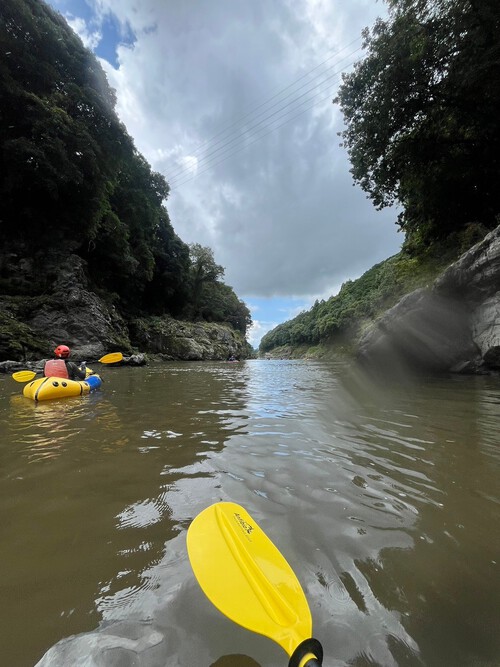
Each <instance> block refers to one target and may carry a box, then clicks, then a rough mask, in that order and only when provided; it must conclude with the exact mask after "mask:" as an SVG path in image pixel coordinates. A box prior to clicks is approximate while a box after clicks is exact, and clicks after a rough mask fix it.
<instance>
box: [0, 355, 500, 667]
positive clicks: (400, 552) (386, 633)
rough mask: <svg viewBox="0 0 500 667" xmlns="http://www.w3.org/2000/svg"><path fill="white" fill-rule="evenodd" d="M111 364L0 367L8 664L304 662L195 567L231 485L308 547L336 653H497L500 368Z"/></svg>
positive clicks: (459, 658)
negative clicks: (94, 369) (205, 526)
mask: <svg viewBox="0 0 500 667" xmlns="http://www.w3.org/2000/svg"><path fill="white" fill-rule="evenodd" d="M101 371H102V375H103V377H104V380H105V382H104V384H103V390H102V391H101V392H99V393H96V394H93V395H91V396H87V397H82V398H73V399H66V400H60V401H51V402H46V403H45V404H44V403H40V404H35V403H33V402H32V401H30V400H29V399H24V398H23V397H22V395H21V390H22V385H20V384H17V383H15V382H14V381H13V380H12V379H11V378H10V377H9V376H2V377H0V564H1V568H0V664H1V665H5V666H8V667H28V666H29V667H32V666H34V665H35V664H36V663H37V662H38V661H41V663H43V667H46V666H47V665H54V666H55V667H60V665H66V664H68V665H71V664H78V665H82V667H83V666H85V667H87V665H88V666H89V667H94V666H98V667H107V666H108V665H109V666H110V667H111V666H112V667H131V666H132V665H133V666H134V667H160V666H164V665H168V666H173V667H209V666H210V665H214V666H217V667H251V666H254V667H258V666H260V667H286V665H287V663H288V658H287V656H286V654H285V653H284V652H283V650H282V649H281V648H280V647H279V646H278V645H277V644H275V643H274V642H273V641H271V640H269V639H267V638H265V637H263V636H261V635H257V634H254V633H251V632H249V631H247V630H244V629H243V628H240V627H239V626H237V625H235V624H234V623H232V622H231V621H230V620H228V619H227V618H225V617H224V616H223V615H222V614H221V613H220V612H218V611H217V610H216V609H215V607H213V606H212V604H211V603H210V602H209V601H208V600H207V599H206V598H205V596H204V594H203V593H202V592H201V589H200V588H199V585H198V583H197V581H196V579H195V578H194V575H193V573H192V570H191V568H190V565H189V560H188V557H187V552H186V530H187V528H188V526H189V523H190V521H191V520H192V519H193V518H194V517H195V516H196V515H197V514H198V513H199V512H201V511H202V510H203V509H204V508H205V507H207V506H208V505H210V504H212V503H213V502H217V501H220V500H231V501H234V502H237V503H239V504H241V505H243V506H244V507H245V508H246V509H247V511H248V512H249V513H250V514H251V515H252V516H253V518H254V519H255V520H256V521H257V523H258V524H259V525H260V526H261V528H263V530H264V531H265V532H266V533H267V535H268V536H269V537H270V538H271V540H272V541H273V542H274V544H275V545H276V546H277V547H278V549H279V550H280V551H281V553H282V554H283V555H284V556H285V557H286V559H287V560H288V562H289V563H290V565H291V566H292V568H293V570H294V572H295V573H296V575H297V577H298V578H299V580H300V582H301V584H302V587H303V589H304V591H305V593H306V596H307V599H308V602H309V606H310V608H311V613H312V617H313V635H314V636H315V637H316V638H317V639H319V640H320V641H321V643H322V645H323V648H324V653H325V658H324V663H323V664H324V666H325V667H341V666H347V665H349V666H353V667H375V666H383V667H396V666H397V667H417V666H418V667H424V666H425V667H452V666H453V667H461V666H464V667H465V666H467V667H468V666H471V665H472V666H476V667H493V666H497V667H498V665H500V444H499V442H500V436H499V433H500V378H498V377H445V378H439V379H430V378H429V379H426V378H422V379H419V380H418V381H415V382H413V383H410V382H406V383H404V384H401V383H396V382H393V383H392V384H391V382H389V381H388V382H386V383H385V385H384V386H383V387H382V386H380V385H374V384H371V383H370V382H368V381H367V380H366V379H365V378H362V377H359V376H357V375H355V374H353V373H352V372H351V371H349V370H348V369H347V368H346V367H345V366H343V365H342V364H336V363H322V362H308V361H265V360H252V361H246V362H241V363H222V362H221V363H212V362H205V363H186V362H184V363H175V362H172V363H164V364H158V365H150V366H147V367H145V368H109V367H107V368H106V367H102V368H101ZM72 636H75V637H74V638H73V639H71V640H68V641H66V642H65V643H63V644H62V645H61V644H58V645H57V646H55V647H54V645H56V644H57V642H59V641H60V640H62V639H64V638H68V637H72ZM61 646H64V647H65V650H66V651H67V653H64V655H63V652H61V651H58V650H57V649H58V647H61ZM51 647H53V648H52V650H51V651H49V649H51ZM47 652H48V653H47ZM44 655H45V658H43V656H44ZM61 656H62V657H61ZM42 658H43V660H42Z"/></svg>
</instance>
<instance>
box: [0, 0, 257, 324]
mask: <svg viewBox="0 0 500 667" xmlns="http://www.w3.org/2000/svg"><path fill="white" fill-rule="evenodd" d="M0 53H2V57H1V58H0V169H1V176H0V199H1V202H2V209H1V213H0V226H1V235H0V282H1V286H2V291H3V293H4V294H23V293H26V292H28V293H29V294H35V293H36V291H37V290H39V291H40V290H41V291H43V290H45V289H46V288H47V285H46V284H44V282H43V279H42V280H41V279H40V278H41V276H40V275H37V273H36V266H37V262H38V261H39V259H40V257H44V256H46V255H47V253H48V252H49V251H52V250H54V249H57V250H58V251H60V252H63V253H64V252H66V253H68V254H69V253H74V254H77V255H79V256H80V257H82V258H83V259H84V260H85V261H86V266H87V270H88V277H89V279H90V281H91V285H92V286H93V287H95V289H98V290H99V291H100V293H101V294H102V295H104V296H107V298H109V299H111V300H112V301H113V302H114V303H115V304H116V305H117V307H118V308H119V309H120V310H121V311H122V312H123V313H124V314H132V315H133V314H137V315H147V314H154V315H158V314H164V313H165V314H166V313H168V314H171V315H174V316H186V317H187V316H190V315H191V316H196V317H197V318H205V319H208V320H211V321H223V322H228V323H229V324H231V325H233V326H235V328H237V329H238V330H240V331H242V332H243V333H245V332H246V327H247V326H248V324H249V322H250V320H249V313H248V310H247V311H246V314H245V313H244V314H243V317H242V312H243V311H242V304H241V302H240V301H239V299H238V298H237V296H236V295H235V294H234V292H233V290H232V288H230V287H228V286H227V285H223V283H220V282H219V278H220V277H221V276H222V275H223V269H222V267H218V266H217V265H216V264H215V261H214V260H213V253H212V251H211V250H210V249H208V248H205V249H203V248H201V246H199V249H201V250H200V251H198V250H197V249H196V247H194V248H193V247H192V248H191V249H190V248H189V247H188V245H187V244H186V243H184V242H183V241H182V240H181V239H180V238H179V237H178V236H177V234H176V233H175V231H174V229H173V227H172V225H171V222H170V219H169V216H168V212H167V209H166V206H165V202H166V200H167V197H168V194H169V186H168V184H167V182H166V181H165V179H164V177H163V176H162V175H161V174H159V173H157V172H154V171H153V170H152V169H151V166H150V165H149V164H148V162H147V161H146V159H145V158H144V156H143V155H141V154H140V153H139V152H138V151H137V149H136V148H135V146H134V142H133V140H132V138H131V137H130V136H129V135H128V133H127V131H126V129H125V127H124V126H123V124H122V123H121V122H120V120H119V118H118V116H117V115H116V113H115V102H116V100H115V93H114V91H113V90H112V89H111V88H110V86H109V85H108V82H107V79H106V76H105V74H104V71H103V70H102V68H101V66H100V64H99V62H98V61H97V59H96V58H95V57H94V55H93V54H92V53H91V52H90V51H88V50H87V49H86V48H84V46H83V44H82V42H81V40H80V39H79V37H78V36H77V35H76V34H75V33H74V32H73V31H72V30H71V29H70V27H69V26H68V24H67V23H66V21H65V20H64V19H63V18H62V16H61V15H59V14H58V13H57V12H55V11H54V10H53V9H51V8H50V7H49V6H48V5H46V4H45V3H44V2H42V1H41V0H2V3H1V7H0ZM201 251H203V253H204V255H205V256H206V257H208V259H210V260H211V261H210V262H209V261H203V262H202V264H201V265H200V263H199V258H200V252H201ZM203 253H202V254H203ZM9 257H14V258H16V259H15V261H14V262H13V263H11V264H9V261H8V259H6V258H9ZM19 258H22V261H23V262H24V264H23V266H24V270H25V272H26V279H25V280H24V281H20V280H19V279H18V278H16V277H15V274H16V272H17V271H18V269H19V261H20V260H19ZM30 266H31V267H32V268H31V274H29V270H30V269H29V267H30ZM200 266H201V267H202V268H203V270H204V271H205V270H206V269H207V267H208V268H210V269H213V268H214V267H216V269H217V270H216V271H215V273H213V272H210V271H208V273H203V272H202V273H197V268H196V267H198V268H200ZM219 269H220V271H219ZM42 278H43V277H42ZM208 285H212V289H205V286H208ZM202 287H203V289H202ZM222 302H223V307H222V306H221V303H222ZM243 306H244V304H243ZM245 308H246V307H245ZM247 314H248V316H247Z"/></svg>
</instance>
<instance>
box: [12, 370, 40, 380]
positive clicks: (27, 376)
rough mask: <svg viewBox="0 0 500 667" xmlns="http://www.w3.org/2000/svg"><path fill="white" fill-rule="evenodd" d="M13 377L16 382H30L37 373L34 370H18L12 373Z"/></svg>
mask: <svg viewBox="0 0 500 667" xmlns="http://www.w3.org/2000/svg"><path fill="white" fill-rule="evenodd" d="M12 378H13V379H14V380H15V381H16V382H29V381H30V380H34V379H35V378H36V373H35V372H34V371H17V373H12Z"/></svg>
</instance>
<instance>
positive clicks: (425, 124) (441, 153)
mask: <svg viewBox="0 0 500 667" xmlns="http://www.w3.org/2000/svg"><path fill="white" fill-rule="evenodd" d="M388 5H389V19H388V20H386V21H384V20H382V19H378V20H377V21H376V23H375V25H374V26H373V28H372V29H371V30H369V29H366V30H365V31H364V42H365V47H366V49H367V55H366V57H365V58H364V59H363V60H362V61H360V62H358V63H357V64H356V65H355V67H354V70H353V72H352V73H350V74H347V75H344V77H343V83H342V85H341V87H340V89H339V95H338V98H337V99H336V100H334V102H338V103H339V104H340V107H341V110H342V112H343V114H344V119H345V124H346V129H345V130H344V131H343V132H342V133H341V135H342V137H343V143H344V145H345V146H346V148H347V151H348V153H349V157H350V159H351V164H352V169H351V172H352V175H353V178H354V180H355V181H356V182H357V183H359V184H360V185H361V187H362V188H363V189H364V190H365V191H366V192H367V193H368V195H369V196H370V198H371V199H372V200H373V202H374V204H375V206H376V207H377V208H383V207H385V206H390V205H392V204H395V203H396V204H398V205H400V207H401V213H400V215H399V219H398V222H399V225H400V226H401V228H402V229H403V230H404V231H405V232H406V237H407V247H412V245H413V247H417V248H419V247H420V248H421V247H422V246H426V245H428V244H429V243H432V242H433V241H434V240H436V239H442V238H444V237H446V236H447V235H448V234H450V233H451V232H453V231H456V230H458V229H460V228H462V227H464V226H465V225H467V223H470V222H479V223H481V224H483V225H485V226H486V227H489V228H491V227H493V226H495V225H496V224H497V216H498V214H499V212H500V188H499V187H498V183H499V179H500V162H499V159H498V156H499V154H500V114H499V110H500V39H499V34H500V3H499V2H498V0H388Z"/></svg>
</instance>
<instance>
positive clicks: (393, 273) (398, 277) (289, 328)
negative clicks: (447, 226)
mask: <svg viewBox="0 0 500 667" xmlns="http://www.w3.org/2000/svg"><path fill="white" fill-rule="evenodd" d="M486 231H487V230H486V229H485V228H484V227H482V226H478V225H470V226H468V227H467V228H466V229H465V230H464V231H463V232H462V233H460V234H457V235H454V236H451V237H449V239H448V240H447V243H446V244H444V245H442V244H435V245H434V246H433V247H432V248H430V249H428V250H427V252H425V253H421V254H420V255H419V256H416V257H411V256H410V255H409V254H408V253H407V252H404V251H403V252H401V253H399V254H397V255H394V256H393V257H390V258H389V259H386V260H385V261H384V262H380V264H376V265H375V266H373V267H372V268H371V269H369V270H368V271H366V273H364V274H363V275H362V276H361V277H360V278H358V279H357V280H348V281H347V282H345V283H344V284H343V285H342V287H341V289H340V291H339V293H338V294H337V295H335V296H332V297H330V298H329V299H327V300H326V301H324V300H322V301H316V303H315V304H314V306H313V307H312V308H311V309H310V310H308V311H306V312H303V313H300V314H299V315H298V316H297V317H295V318H294V319H293V320H289V321H288V322H284V323H283V324H280V325H279V326H277V327H276V328H275V329H273V330H272V331H269V332H268V333H267V334H266V335H265V336H264V337H263V338H262V341H261V344H260V347H259V351H260V352H261V353H265V352H269V351H271V350H273V349H274V348H278V347H284V346H288V347H294V348H296V347H302V348H305V349H306V350H307V348H310V347H313V346H316V345H318V344H327V345H328V344H338V345H345V344H346V343H347V344H348V345H349V344H351V343H353V342H355V340H356V338H357V336H358V335H359V334H360V333H361V332H362V330H363V327H364V326H365V325H366V323H367V322H369V321H372V320H373V319H374V318H376V317H377V316H378V315H379V314H380V313H382V312H383V311H384V310H387V309H388V308H391V307H392V306H393V305H395V303H397V301H399V299H401V297H402V296H404V295H405V294H407V293H408V292H411V291H412V290H414V289H417V288H418V287H422V286H425V285H427V284H429V283H430V282H432V280H434V278H435V277H436V276H437V275H438V274H439V273H440V272H441V271H442V270H443V269H444V268H445V267H446V266H448V265H449V264H450V263H451V262H452V261H454V260H455V259H456V258H457V257H458V256H459V255H460V254H461V253H462V252H464V251H465V250H466V249H467V248H469V247H470V245H472V243H473V242H475V241H478V240H480V239H481V238H482V237H483V236H484V234H485V233H486Z"/></svg>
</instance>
